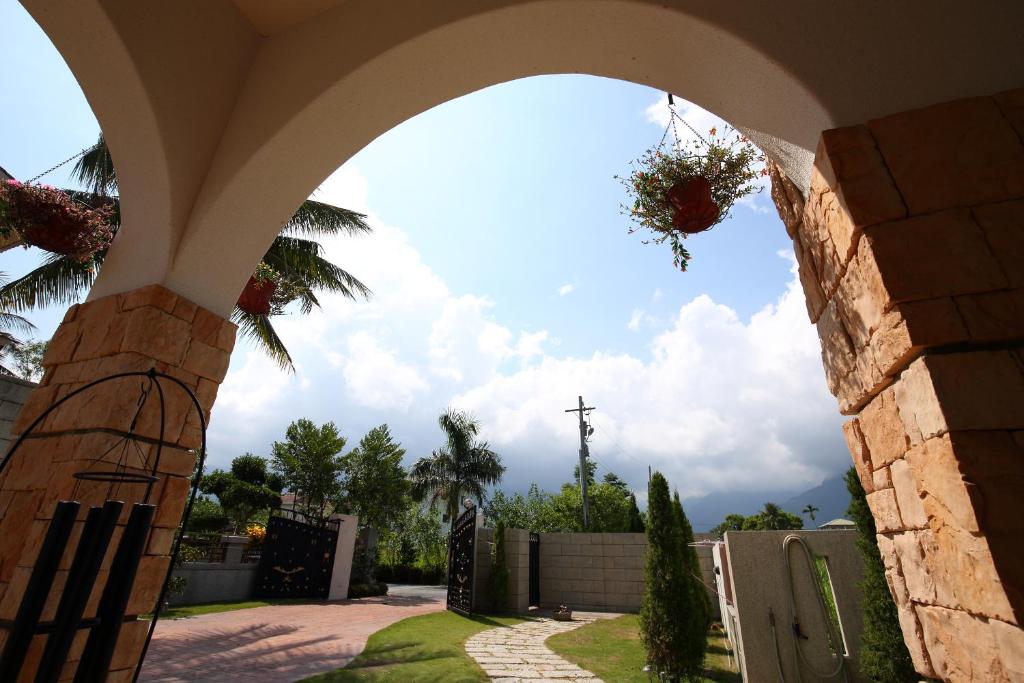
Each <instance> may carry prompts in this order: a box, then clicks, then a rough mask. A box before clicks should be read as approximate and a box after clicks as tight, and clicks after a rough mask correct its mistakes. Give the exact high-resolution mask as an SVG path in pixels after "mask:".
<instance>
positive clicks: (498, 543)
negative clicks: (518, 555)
mask: <svg viewBox="0 0 1024 683" xmlns="http://www.w3.org/2000/svg"><path fill="white" fill-rule="evenodd" d="M487 597H488V598H490V600H491V609H492V610H494V611H495V612H500V611H502V610H504V608H505V604H506V603H507V602H508V566H507V565H506V564H505V525H504V523H502V522H501V521H500V520H499V521H498V525H497V526H496V527H494V547H493V548H492V549H491V572H490V574H488V575H487Z"/></svg>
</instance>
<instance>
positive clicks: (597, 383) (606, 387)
mask: <svg viewBox="0 0 1024 683" xmlns="http://www.w3.org/2000/svg"><path fill="white" fill-rule="evenodd" d="M638 326H639V323H638ZM579 393H582V394H583V396H584V397H585V398H586V399H587V402H588V403H592V404H594V405H596V406H597V408H598V409H597V411H595V413H594V419H595V422H596V423H597V424H599V425H600V426H601V427H602V431H601V432H599V434H598V435H597V436H595V438H594V441H593V443H592V451H593V453H594V456H595V457H596V458H597V459H598V460H600V461H601V462H602V463H603V464H605V465H606V466H607V467H608V468H610V469H612V470H615V471H617V472H619V473H620V474H622V475H623V476H625V477H626V478H627V480H632V481H637V480H638V479H639V480H640V481H642V480H643V479H642V478H643V477H644V476H645V472H646V466H647V465H648V464H651V465H652V466H653V467H654V468H655V469H659V470H661V471H663V472H664V473H665V474H666V476H667V477H668V478H669V479H670V481H673V482H674V483H676V482H677V483H678V484H679V487H680V492H681V493H683V494H686V495H693V494H697V493H705V492H709V491H718V490H729V489H733V490H742V489H749V490H752V489H758V488H761V489H763V488H772V487H778V488H795V487H800V486H805V485H808V484H813V483H816V482H817V481H820V479H821V478H822V477H823V476H824V475H825V474H827V473H829V472H833V471H835V469H836V466H837V463H839V462H841V459H842V458H846V457H848V456H846V454H845V453H844V452H843V449H842V448H841V447H840V448H837V447H836V445H837V444H839V443H840V440H839V437H838V434H839V421H840V418H839V416H838V414H837V413H836V409H835V401H834V399H833V398H832V397H831V396H830V395H829V393H828V392H827V390H826V388H825V382H824V379H823V375H822V370H821V361H820V356H819V346H818V341H817V337H816V335H815V333H814V328H813V327H812V326H811V325H810V324H809V323H808V322H807V317H806V313H805V308H804V303H803V294H802V292H801V290H800V287H799V283H798V281H797V280H796V278H795V275H794V279H793V281H792V282H791V283H790V285H789V287H788V289H787V290H786V292H785V294H784V295H783V296H782V297H781V298H780V299H779V301H778V302H777V303H776V304H774V305H770V306H766V307H765V308H764V309H762V310H761V311H759V312H758V313H757V314H755V315H754V316H752V317H751V319H750V320H749V321H747V322H743V321H742V320H740V319H739V317H738V316H737V314H736V313H735V312H734V311H733V310H732V309H730V308H728V307H727V306H723V305H720V304H717V303H715V302H714V301H712V300H711V299H710V298H709V297H707V296H699V297H697V298H695V299H694V300H693V301H691V302H689V303H687V304H685V305H683V306H682V307H681V308H680V309H679V311H678V313H677V315H676V316H675V317H674V319H673V322H672V325H671V326H670V328H669V329H668V330H666V331H664V332H662V333H660V334H658V335H656V336H655V337H654V338H653V339H652V341H651V344H650V357H648V358H638V357H635V356H632V355H629V354H606V353H600V352H599V353H595V354H594V355H592V356H591V357H589V358H554V357H550V356H545V357H544V358H543V359H542V361H541V362H540V363H539V364H537V365H534V366H532V367H529V368H526V369H522V370H520V371H517V372H513V373H507V374H499V375H496V376H495V377H493V378H492V379H491V380H489V381H488V382H485V383H483V384H481V385H480V386H477V387H474V388H472V389H470V390H468V391H466V392H464V393H462V394H461V395H460V396H459V397H458V398H457V399H456V401H455V403H456V404H457V405H459V406H461V407H464V408H467V409H471V410H473V411H474V412H476V413H477V414H478V415H479V416H480V417H481V418H482V419H483V420H484V422H485V424H487V425H488V432H489V436H490V438H491V441H492V443H494V444H495V445H497V446H498V447H499V450H501V449H506V450H507V449H515V451H516V452H517V453H520V454H522V455H520V457H521V458H525V462H522V461H519V463H518V464H519V465H520V466H525V467H526V469H527V470H531V471H539V472H543V471H544V469H545V468H546V467H548V462H549V461H550V459H551V458H552V457H554V456H555V455H556V454H558V455H557V457H558V458H560V459H561V460H562V461H564V462H562V463H561V466H562V467H563V468H564V467H565V466H566V465H565V462H567V459H569V458H570V457H571V455H572V452H573V450H574V449H573V444H574V441H573V434H574V426H573V423H572V420H567V419H566V417H565V413H564V412H563V410H564V408H566V407H568V406H567V405H566V404H568V403H571V402H572V400H573V399H574V397H575V396H576V395H577V394H579ZM829 446H831V448H829Z"/></svg>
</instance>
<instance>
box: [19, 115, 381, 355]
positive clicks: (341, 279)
mask: <svg viewBox="0 0 1024 683" xmlns="http://www.w3.org/2000/svg"><path fill="white" fill-rule="evenodd" d="M72 175H73V177H74V178H75V179H76V180H78V181H79V182H80V183H82V185H83V186H84V187H85V188H86V190H85V191H76V190H68V191H67V192H68V194H69V195H71V197H72V198H74V199H77V200H78V201H81V202H83V203H85V204H88V205H90V206H100V205H102V204H107V205H111V206H112V208H113V217H112V219H111V220H112V221H113V222H114V224H115V225H117V226H119V225H120V222H121V216H120V204H119V202H118V198H117V195H116V192H117V175H116V173H115V172H114V162H113V158H112V157H111V156H110V152H109V150H108V149H107V146H106V142H105V141H104V139H103V136H102V135H100V138H99V141H98V142H97V143H96V146H95V147H92V148H91V149H90V150H89V151H87V152H86V153H84V154H83V155H82V157H81V158H80V159H79V160H78V162H77V163H76V164H75V166H74V169H73V170H72ZM365 219H366V217H365V216H364V215H363V214H361V213H357V212H355V211H350V210H348V209H342V208H339V207H336V206H331V205H330V204H324V203H322V202H317V201H313V200H307V201H305V202H303V203H302V205H301V206H300V207H299V209H298V210H297V211H296V212H295V214H294V215H293V216H292V217H291V218H290V219H289V220H288V222H287V223H285V225H284V228H283V230H282V231H281V234H279V235H278V236H277V237H276V238H275V239H274V242H273V244H271V245H270V249H268V250H267V253H266V254H265V255H264V256H263V263H264V264H266V265H267V266H269V267H270V268H271V269H273V270H274V271H275V272H277V273H279V274H280V282H279V283H278V288H277V292H276V293H275V295H274V298H273V300H272V302H271V311H270V313H269V314H268V315H256V314H252V313H247V312H246V311H243V310H242V309H241V308H239V307H238V306H235V309H234V312H233V313H232V314H231V319H232V321H234V322H235V323H236V324H238V326H239V327H240V328H241V331H242V335H243V336H244V337H247V338H249V339H252V340H253V341H255V342H256V343H257V345H259V346H261V347H262V348H263V349H264V351H266V353H267V354H268V355H269V356H270V357H271V358H273V359H274V360H275V361H277V363H278V365H280V366H281V367H282V368H284V369H286V370H294V366H293V365H292V359H291V355H290V354H289V353H288V349H286V348H285V345H284V343H283V342H282V341H281V338H280V337H279V336H278V335H277V332H276V331H275V330H274V326H273V324H272V323H271V321H270V317H271V316H273V315H280V314H281V313H283V312H284V309H285V307H286V306H288V305H289V304H291V303H293V302H298V304H299V310H300V312H302V313H303V314H306V313H309V312H310V311H311V310H312V309H313V308H314V307H319V306H320V302H319V301H318V300H317V298H316V294H315V290H322V291H328V292H337V293H340V294H342V295H343V296H346V297H348V298H349V299H353V300H354V299H356V298H358V297H364V298H368V297H369V296H370V295H371V292H370V289H369V288H368V287H367V286H366V285H364V284H363V283H362V282H360V281H359V280H358V279H357V278H356V277H355V276H353V275H351V274H350V273H348V272H347V271H345V270H343V269H342V268H339V267H338V266H336V265H334V264H333V263H331V262H330V261H328V260H327V259H325V258H323V256H322V252H323V247H322V246H321V245H320V244H319V243H318V242H316V241H315V240H314V239H309V238H313V237H329V236H332V235H341V234H347V235H358V234H365V233H369V232H370V231H371V230H372V228H371V227H370V226H369V225H368V224H367V223H366V220H365ZM10 246H13V245H4V246H3V247H0V250H2V249H4V248H9V247H10ZM105 257H106V250H103V251H99V252H97V253H95V254H94V255H93V256H92V260H91V261H90V262H88V263H85V264H82V263H79V262H78V261H76V260H75V259H74V258H72V257H69V256H62V255H59V254H51V255H49V256H47V257H46V259H45V260H44V261H43V263H42V264H41V265H40V266H39V267H38V268H36V269H35V270H32V271H30V272H29V273H27V274H25V275H23V276H22V277H20V278H18V279H16V280H14V281H13V282H11V283H9V284H6V285H4V286H3V287H0V308H2V309H4V310H14V311H24V310H29V309H33V308H41V307H45V306H49V305H51V304H66V305H67V304H72V303H75V302H76V301H77V300H78V299H79V298H80V297H81V295H82V293H83V292H85V291H88V289H89V288H90V287H92V284H93V282H94V281H95V279H96V276H97V274H98V272H99V269H100V267H101V266H102V265H103V259H104V258H105Z"/></svg>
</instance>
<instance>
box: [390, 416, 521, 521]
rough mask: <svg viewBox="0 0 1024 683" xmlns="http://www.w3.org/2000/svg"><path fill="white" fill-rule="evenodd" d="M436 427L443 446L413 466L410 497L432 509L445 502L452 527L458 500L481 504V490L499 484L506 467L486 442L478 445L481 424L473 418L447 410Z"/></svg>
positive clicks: (457, 514)
mask: <svg viewBox="0 0 1024 683" xmlns="http://www.w3.org/2000/svg"><path fill="white" fill-rule="evenodd" d="M437 423H438V425H439V426H440V427H441V431H442V432H444V435H445V445H444V447H443V448H441V449H440V450H437V451H434V452H433V453H431V454H430V457H429V458H420V459H419V460H417V461H416V462H415V463H414V464H413V466H412V469H411V470H410V472H409V478H410V480H411V481H412V489H411V493H412V496H413V498H414V499H416V500H417V501H419V502H423V501H425V500H429V501H430V507H431V508H434V507H435V506H436V505H437V502H438V501H439V500H441V499H444V502H445V512H446V516H447V517H448V521H449V523H450V524H451V525H453V526H454V524H455V519H456V518H457V517H458V516H459V498H460V496H461V495H462V494H463V493H465V494H467V495H469V496H470V497H472V498H475V499H476V500H477V503H479V504H482V503H483V499H484V488H485V487H486V486H491V485H494V484H497V483H498V482H499V481H501V475H503V474H504V473H505V467H504V466H503V465H502V464H501V456H500V455H498V454H497V453H495V452H494V451H492V450H491V449H490V447H489V445H488V444H487V442H486V441H484V442H480V441H477V436H478V435H479V432H480V422H479V421H478V420H477V419H476V418H474V417H473V416H472V415H469V414H468V413H464V412H459V411H456V410H452V409H449V410H448V411H447V412H445V413H443V414H442V415H441V417H439V418H438V419H437Z"/></svg>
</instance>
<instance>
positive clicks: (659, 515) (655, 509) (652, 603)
mask: <svg viewBox="0 0 1024 683" xmlns="http://www.w3.org/2000/svg"><path fill="white" fill-rule="evenodd" d="M687 562H688V561H687V559H686V553H685V545H684V542H683V529H682V525H681V523H680V519H679V515H678V514H677V513H676V511H675V510H674V506H673V504H672V499H671V498H670V497H669V492H668V482H667V481H666V480H665V477H664V476H662V474H661V473H660V472H655V473H654V474H653V475H652V476H651V483H650V486H649V488H648V499H647V556H646V559H645V573H646V583H645V586H644V595H643V601H642V602H641V605H640V638H641V640H642V642H643V645H644V649H645V650H646V653H647V663H648V665H649V666H650V667H651V670H652V671H654V672H657V674H658V675H659V677H660V678H661V680H665V681H673V682H676V681H688V680H694V679H698V678H699V676H700V674H701V671H702V665H703V662H704V652H705V650H706V649H707V631H706V627H707V617H706V612H705V611H704V608H703V602H702V599H701V598H700V596H699V594H698V593H697V591H696V586H695V583H694V581H693V580H692V577H691V576H690V572H689V566H688V563H687Z"/></svg>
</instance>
